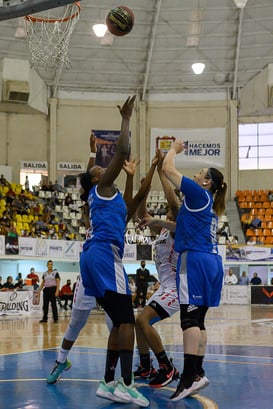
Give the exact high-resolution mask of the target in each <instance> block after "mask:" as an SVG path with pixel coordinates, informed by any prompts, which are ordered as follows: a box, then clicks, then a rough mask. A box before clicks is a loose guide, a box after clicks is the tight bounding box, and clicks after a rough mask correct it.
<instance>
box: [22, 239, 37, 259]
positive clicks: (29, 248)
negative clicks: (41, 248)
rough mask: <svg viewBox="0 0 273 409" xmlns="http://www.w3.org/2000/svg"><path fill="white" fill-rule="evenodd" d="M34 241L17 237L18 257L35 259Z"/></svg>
mask: <svg viewBox="0 0 273 409" xmlns="http://www.w3.org/2000/svg"><path fill="white" fill-rule="evenodd" d="M36 241H37V240H36V239H35V238H32V237H19V254H20V256H29V257H35V248H36Z"/></svg>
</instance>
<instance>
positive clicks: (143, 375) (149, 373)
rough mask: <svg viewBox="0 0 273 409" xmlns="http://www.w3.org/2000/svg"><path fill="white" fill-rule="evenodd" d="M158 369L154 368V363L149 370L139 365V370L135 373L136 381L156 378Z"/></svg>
mask: <svg viewBox="0 0 273 409" xmlns="http://www.w3.org/2000/svg"><path fill="white" fill-rule="evenodd" d="M156 373H157V371H156V369H155V368H154V367H153V365H152V362H151V366H150V367H149V368H143V366H141V365H139V366H138V367H137V370H136V371H135V372H134V378H135V379H148V378H153V377H154V376H156Z"/></svg>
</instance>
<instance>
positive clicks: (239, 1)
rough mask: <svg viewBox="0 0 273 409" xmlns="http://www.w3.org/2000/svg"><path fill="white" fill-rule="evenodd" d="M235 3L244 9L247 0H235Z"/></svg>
mask: <svg viewBox="0 0 273 409" xmlns="http://www.w3.org/2000/svg"><path fill="white" fill-rule="evenodd" d="M234 3H235V5H236V7H238V9H243V8H244V7H245V6H246V3H247V0H234Z"/></svg>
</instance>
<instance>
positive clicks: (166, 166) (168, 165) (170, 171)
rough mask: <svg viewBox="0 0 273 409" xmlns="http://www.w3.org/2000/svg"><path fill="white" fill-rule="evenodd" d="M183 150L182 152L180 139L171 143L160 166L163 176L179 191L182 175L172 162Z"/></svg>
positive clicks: (182, 146) (182, 147)
mask: <svg viewBox="0 0 273 409" xmlns="http://www.w3.org/2000/svg"><path fill="white" fill-rule="evenodd" d="M183 150H184V143H183V141H182V140H181V139H176V140H175V141H174V142H173V143H172V145H171V148H170V150H169V152H168V153H167V155H166V156H165V159H164V161H163V164H162V170H163V173H164V175H165V176H166V177H167V179H168V180H169V181H170V182H171V183H172V184H173V185H174V186H175V187H176V188H177V189H179V190H180V186H181V182H182V178H183V175H182V174H181V173H180V172H178V170H177V169H176V167H175V163H174V161H175V156H176V154H178V153H180V152H183Z"/></svg>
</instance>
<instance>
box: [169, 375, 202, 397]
mask: <svg viewBox="0 0 273 409" xmlns="http://www.w3.org/2000/svg"><path fill="white" fill-rule="evenodd" d="M204 387H205V386H203V381H202V378H201V377H200V376H198V377H197V378H196V380H195V381H194V382H193V383H192V384H191V386H189V387H188V388H186V387H185V386H184V384H183V379H182V378H181V379H180V382H179V384H178V386H177V389H176V391H175V393H174V394H173V395H172V396H171V397H170V399H171V401H172V402H176V401H178V400H180V399H183V398H186V397H187V396H191V395H194V394H195V393H197V392H198V391H199V390H200V389H202V388H204Z"/></svg>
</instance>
